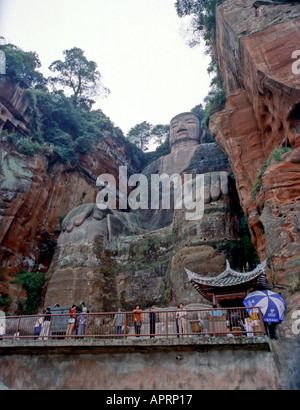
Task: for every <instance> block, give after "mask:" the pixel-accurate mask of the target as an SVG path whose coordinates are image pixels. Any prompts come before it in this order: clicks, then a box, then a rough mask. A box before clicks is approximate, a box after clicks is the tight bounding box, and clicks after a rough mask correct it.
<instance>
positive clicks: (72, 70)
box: [49, 47, 110, 107]
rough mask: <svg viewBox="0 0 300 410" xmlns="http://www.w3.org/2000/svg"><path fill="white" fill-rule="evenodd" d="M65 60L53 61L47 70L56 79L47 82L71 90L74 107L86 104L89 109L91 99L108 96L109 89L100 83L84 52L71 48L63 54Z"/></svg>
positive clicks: (93, 63)
mask: <svg viewBox="0 0 300 410" xmlns="http://www.w3.org/2000/svg"><path fill="white" fill-rule="evenodd" d="M63 54H64V56H65V60H64V61H61V60H56V61H54V62H53V63H52V64H51V65H50V67H49V69H50V70H51V71H52V72H54V73H57V76H56V77H51V78H50V79H49V80H50V81H51V82H52V84H56V83H57V84H60V85H62V86H63V87H67V88H70V89H71V92H72V98H73V101H74V105H75V106H78V105H79V104H82V103H83V104H87V105H88V106H89V107H91V105H92V104H93V103H94V101H93V100H91V97H95V96H97V95H100V94H101V95H105V96H107V95H108V94H109V92H110V91H109V89H108V88H106V87H104V86H103V85H102V83H101V74H100V72H99V71H98V70H97V64H96V63H95V62H94V61H88V60H87V58H86V57H85V56H84V52H83V51H82V50H81V49H80V48H78V47H73V48H72V49H70V50H65V51H64V52H63Z"/></svg>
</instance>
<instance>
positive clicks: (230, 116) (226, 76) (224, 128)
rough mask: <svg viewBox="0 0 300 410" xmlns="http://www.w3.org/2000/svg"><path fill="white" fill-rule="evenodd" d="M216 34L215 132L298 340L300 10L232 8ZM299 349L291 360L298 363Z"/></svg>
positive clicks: (267, 5)
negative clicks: (220, 93) (218, 88)
mask: <svg viewBox="0 0 300 410" xmlns="http://www.w3.org/2000/svg"><path fill="white" fill-rule="evenodd" d="M216 26H217V33H216V42H215V45H214V51H215V55H216V58H217V60H218V62H219V65H220V70H221V75H222V79H223V83H224V89H225V92H226V97H227V99H226V106H225V109H223V110H222V111H221V112H219V113H217V114H215V115H214V116H212V118H211V120H210V130H211V132H212V134H213V136H214V138H215V139H216V141H217V143H218V145H219V146H220V147H221V148H222V150H223V151H224V152H225V153H226V155H227V156H228V158H229V161H230V164H231V167H232V170H233V173H234V176H235V180H236V185H237V191H238V194H239V198H240V202H241V206H242V208H243V210H244V212H245V214H246V216H247V219H248V224H249V228H250V230H251V234H252V242H253V244H254V246H255V248H256V250H257V253H258V255H259V257H260V259H261V260H264V259H265V258H267V260H268V266H269V270H268V278H269V282H270V283H271V284H272V285H273V286H274V287H275V289H277V290H278V291H281V293H282V294H283V296H284V297H285V299H286V301H287V304H288V309H287V314H286V317H285V321H284V322H283V324H282V325H281V326H280V327H279V329H280V332H281V333H282V336H284V337H285V338H289V339H290V338H291V340H293V338H295V335H293V333H292V321H291V315H292V313H293V311H294V310H296V309H299V307H300V292H299V290H300V288H299V259H300V241H299V239H300V238H299V211H300V190H299V187H300V172H299V171H300V136H299V122H300V109H299V107H300V75H299V74H295V73H294V72H293V71H295V70H293V68H292V65H293V63H295V59H293V57H292V54H293V52H294V51H295V50H298V49H299V44H300V5H299V4H279V3H276V2H275V3H273V2H253V1H252V0H231V1H225V2H224V3H222V4H221V5H220V6H219V7H218V8H217V22H216ZM274 149H276V150H275V151H274ZM287 151H288V152H287ZM286 340H287V339H286ZM295 343H296V342H295V340H294V343H292V345H293V348H292V349H294V351H293V353H291V352H290V353H291V354H292V355H295V357H297V353H296V352H297V349H298V352H299V346H298V347H297V346H296V345H295ZM287 351H288V350H287ZM298 354H299V353H298ZM294 366H295V362H294V364H293V366H292V367H293V368H294ZM293 375H294V373H293V371H292V370H291V368H290V378H291V379H292V377H293ZM287 383H288V382H287ZM290 383H291V384H289V386H291V385H292V384H293V382H292V381H291V380H290ZM294 383H295V379H294Z"/></svg>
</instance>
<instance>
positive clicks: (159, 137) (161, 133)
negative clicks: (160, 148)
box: [151, 124, 170, 145]
mask: <svg viewBox="0 0 300 410" xmlns="http://www.w3.org/2000/svg"><path fill="white" fill-rule="evenodd" d="M169 132H170V126H169V125H162V124H158V125H155V126H154V127H153V128H152V130H151V138H152V139H153V140H154V142H155V143H157V144H159V145H161V144H163V143H164V142H165V141H166V139H167V138H168V135H169Z"/></svg>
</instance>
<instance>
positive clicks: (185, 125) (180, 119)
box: [170, 112, 201, 151]
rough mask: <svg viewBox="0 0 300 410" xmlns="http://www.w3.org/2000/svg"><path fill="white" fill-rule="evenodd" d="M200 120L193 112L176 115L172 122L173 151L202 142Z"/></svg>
mask: <svg viewBox="0 0 300 410" xmlns="http://www.w3.org/2000/svg"><path fill="white" fill-rule="evenodd" d="M200 134H201V133H200V121H199V119H198V117H197V116H196V115H195V114H194V113H192V112H184V113H182V114H178V115H176V116H175V117H174V118H172V120H171V122H170V148H171V151H173V150H177V149H181V148H184V147H187V146H188V147H192V146H195V145H199V144H200Z"/></svg>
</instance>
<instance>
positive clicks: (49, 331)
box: [47, 315, 52, 337]
mask: <svg viewBox="0 0 300 410" xmlns="http://www.w3.org/2000/svg"><path fill="white" fill-rule="evenodd" d="M51 325H52V315H51V317H50V323H49V329H48V335H47V337H50V333H51Z"/></svg>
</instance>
